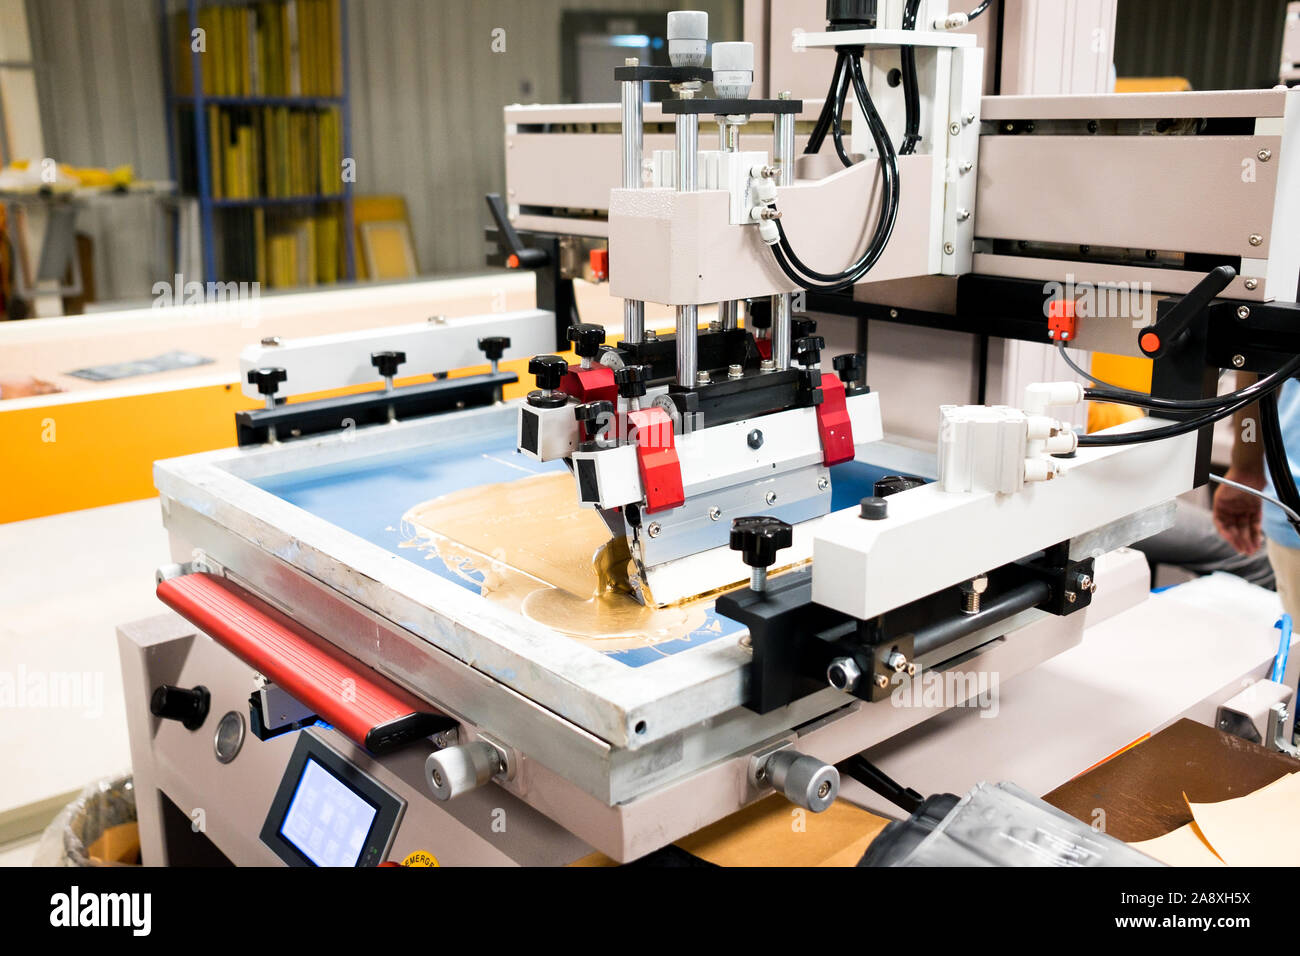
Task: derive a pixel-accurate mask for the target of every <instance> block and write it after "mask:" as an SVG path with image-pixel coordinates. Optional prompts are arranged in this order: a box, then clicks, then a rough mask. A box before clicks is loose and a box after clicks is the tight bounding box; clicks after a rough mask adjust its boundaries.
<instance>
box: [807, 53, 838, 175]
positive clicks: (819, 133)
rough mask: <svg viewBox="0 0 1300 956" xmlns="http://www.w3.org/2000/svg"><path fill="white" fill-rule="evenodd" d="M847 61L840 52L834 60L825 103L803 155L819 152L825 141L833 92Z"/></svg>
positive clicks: (832, 105) (828, 130)
mask: <svg viewBox="0 0 1300 956" xmlns="http://www.w3.org/2000/svg"><path fill="white" fill-rule="evenodd" d="M847 59H848V54H847V53H845V52H841V53H840V54H839V56H837V57H836V58H835V73H834V75H832V76H831V85H830V89H829V90H828V91H827V93H826V102H825V103H823V104H822V111H821V115H820V116H818V117H817V122H816V124H815V125H814V126H813V130H812V133H811V134H810V135H809V136H808V143H807V145H805V146H804V150H803V151H804V154H805V155H812V154H815V153H819V152H821V148H822V143H823V142H825V140H826V134H827V133H829V132H830V130H831V124H832V122H833V118H834V116H835V91H836V90H837V89H838V88H839V85H840V77H841V76H842V75H843V72H844V64H845V61H846V60H847Z"/></svg>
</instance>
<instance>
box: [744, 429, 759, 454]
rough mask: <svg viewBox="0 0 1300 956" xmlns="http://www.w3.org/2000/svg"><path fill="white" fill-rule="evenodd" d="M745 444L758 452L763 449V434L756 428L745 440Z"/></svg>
mask: <svg viewBox="0 0 1300 956" xmlns="http://www.w3.org/2000/svg"><path fill="white" fill-rule="evenodd" d="M745 443H746V444H747V445H749V447H750V448H752V449H754V450H755V451H757V450H758V449H760V448H762V447H763V433H762V432H761V431H759V430H758V429H757V428H755V429H754V430H753V431H752V432H750V433H749V435H748V437H747V438H746V439H745Z"/></svg>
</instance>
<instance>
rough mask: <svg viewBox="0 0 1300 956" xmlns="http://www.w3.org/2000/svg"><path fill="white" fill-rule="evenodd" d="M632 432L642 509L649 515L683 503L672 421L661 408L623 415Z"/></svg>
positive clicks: (679, 463) (644, 409)
mask: <svg viewBox="0 0 1300 956" xmlns="http://www.w3.org/2000/svg"><path fill="white" fill-rule="evenodd" d="M627 421H628V424H629V425H630V426H631V428H632V429H635V432H634V435H635V437H636V463H637V468H638V470H639V471H640V472H641V485H642V487H644V488H645V504H646V506H645V510H646V512H647V513H649V514H653V513H654V512H656V511H667V510H668V509H669V508H678V507H680V506H681V505H683V504H684V503H685V502H686V494H685V492H684V491H683V490H682V463H681V460H680V459H679V458H678V457H677V443H676V438H675V436H674V435H673V420H672V419H671V418H669V417H668V413H667V412H666V411H664V410H663V409H662V408H656V407H654V406H651V407H650V408H642V409H639V410H638V411H635V412H628V413H627Z"/></svg>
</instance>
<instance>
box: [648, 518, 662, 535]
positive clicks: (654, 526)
mask: <svg viewBox="0 0 1300 956" xmlns="http://www.w3.org/2000/svg"><path fill="white" fill-rule="evenodd" d="M663 530H664V527H663V525H661V524H660V523H659V522H658V521H651V522H650V524H649V526H648V527H647V528H646V529H645V533H646V534H648V535H650V537H652V538H657V537H659V535H660V533H661V532H662V531H663Z"/></svg>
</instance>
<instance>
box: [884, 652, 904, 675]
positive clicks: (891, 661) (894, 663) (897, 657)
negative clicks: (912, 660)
mask: <svg viewBox="0 0 1300 956" xmlns="http://www.w3.org/2000/svg"><path fill="white" fill-rule="evenodd" d="M885 666H886V667H889V668H892V669H893V671H894V673H895V674H897V673H899V672H901V671H904V670H906V669H907V657H906V655H904V654H903V653H902V652H901V651H891V652H890V654H889V656H888V657H886V658H885Z"/></svg>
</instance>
